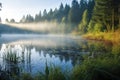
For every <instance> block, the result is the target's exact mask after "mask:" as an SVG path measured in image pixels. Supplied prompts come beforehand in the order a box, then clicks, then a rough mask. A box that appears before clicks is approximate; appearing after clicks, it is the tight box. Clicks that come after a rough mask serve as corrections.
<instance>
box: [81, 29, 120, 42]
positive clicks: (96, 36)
mask: <svg viewBox="0 0 120 80" xmlns="http://www.w3.org/2000/svg"><path fill="white" fill-rule="evenodd" d="M119 33H120V30H117V31H115V32H99V33H87V34H85V35H83V37H84V38H87V39H91V40H98V41H109V42H113V43H119V42H120V35H119Z"/></svg>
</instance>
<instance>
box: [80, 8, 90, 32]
mask: <svg viewBox="0 0 120 80" xmlns="http://www.w3.org/2000/svg"><path fill="white" fill-rule="evenodd" d="M87 25H88V11H87V10H85V11H84V13H83V16H82V21H81V22H80V24H79V31H80V32H81V33H86V32H87Z"/></svg>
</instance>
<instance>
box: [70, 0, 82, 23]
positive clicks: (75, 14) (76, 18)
mask: <svg viewBox="0 0 120 80" xmlns="http://www.w3.org/2000/svg"><path fill="white" fill-rule="evenodd" d="M79 14H80V7H79V4H78V1H77V0H73V1H72V7H71V9H70V11H69V17H68V20H69V22H71V23H76V24H78V23H79V22H80V15H79Z"/></svg>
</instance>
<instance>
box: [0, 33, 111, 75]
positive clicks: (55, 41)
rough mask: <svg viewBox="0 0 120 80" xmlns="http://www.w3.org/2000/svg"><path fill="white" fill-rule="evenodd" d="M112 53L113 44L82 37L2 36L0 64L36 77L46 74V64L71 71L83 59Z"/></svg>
mask: <svg viewBox="0 0 120 80" xmlns="http://www.w3.org/2000/svg"><path fill="white" fill-rule="evenodd" d="M111 51H112V44H110V43H104V42H99V41H90V40H86V39H83V38H82V37H81V36H71V35H52V34H51V35H39V34H36V35H35V34H2V35H1V37H0V65H1V67H2V69H7V70H8V71H11V70H13V66H14V69H15V67H16V66H17V67H18V68H20V69H19V70H20V71H21V72H30V73H32V74H35V73H37V72H44V71H45V67H46V64H47V66H49V67H51V66H57V67H59V68H61V69H62V71H71V69H72V68H73V67H74V66H75V65H78V64H81V63H82V61H83V57H82V56H84V55H89V56H92V57H95V56H96V54H101V53H102V54H105V53H106V52H111ZM13 63H14V64H13Z"/></svg>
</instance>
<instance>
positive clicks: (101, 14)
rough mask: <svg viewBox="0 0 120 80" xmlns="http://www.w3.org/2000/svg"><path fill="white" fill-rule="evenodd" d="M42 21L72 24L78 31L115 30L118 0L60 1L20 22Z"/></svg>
mask: <svg viewBox="0 0 120 80" xmlns="http://www.w3.org/2000/svg"><path fill="white" fill-rule="evenodd" d="M6 21H8V20H7V19H6ZM43 21H56V22H58V23H69V24H74V25H75V26H72V27H74V30H75V31H76V32H80V33H86V32H101V31H102V32H105V31H106V32H109V31H115V30H117V29H118V28H119V27H120V0H79V1H78V0H73V1H72V4H71V6H70V5H68V4H65V5H63V3H61V4H60V6H59V8H58V9H57V8H55V9H54V10H53V9H50V10H49V11H47V10H46V9H44V11H43V12H41V11H40V12H39V13H38V14H36V15H35V17H33V16H31V15H30V14H28V15H26V16H23V17H22V19H21V20H20V23H31V22H43ZM10 22H15V20H14V19H11V20H10Z"/></svg>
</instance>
